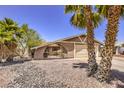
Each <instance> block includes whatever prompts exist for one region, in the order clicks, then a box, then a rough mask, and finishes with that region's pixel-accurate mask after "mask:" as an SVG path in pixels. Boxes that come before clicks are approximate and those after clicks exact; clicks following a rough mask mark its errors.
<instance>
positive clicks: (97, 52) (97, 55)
mask: <svg viewBox="0 0 124 93" xmlns="http://www.w3.org/2000/svg"><path fill="white" fill-rule="evenodd" d="M98 57H99V46H97V48H96V58H98Z"/></svg>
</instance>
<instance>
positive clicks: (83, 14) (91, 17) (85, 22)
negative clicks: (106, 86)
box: [65, 5, 101, 76]
mask: <svg viewBox="0 0 124 93" xmlns="http://www.w3.org/2000/svg"><path fill="white" fill-rule="evenodd" d="M92 8H93V7H91V6H90V5H86V6H85V5H84V6H83V5H81V6H80V5H75V6H74V5H67V6H65V13H73V16H72V17H71V20H70V22H71V24H72V25H73V26H74V27H77V28H79V29H87V51H88V64H89V66H88V76H92V75H93V74H94V73H96V70H97V63H96V55H95V47H94V28H96V27H98V25H99V24H100V22H101V17H100V15H99V14H98V13H96V12H92Z"/></svg>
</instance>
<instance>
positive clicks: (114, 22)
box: [95, 5, 123, 82]
mask: <svg viewBox="0 0 124 93" xmlns="http://www.w3.org/2000/svg"><path fill="white" fill-rule="evenodd" d="M97 8H98V12H100V13H101V14H103V16H104V17H106V18H107V20H108V24H107V31H106V35H105V45H104V48H103V51H102V54H101V55H102V59H101V61H100V64H99V66H98V71H97V73H96V75H95V77H96V78H97V79H98V80H99V81H100V82H103V81H108V79H109V75H110V70H111V65H112V63H111V62H112V58H113V51H114V47H115V42H116V36H117V33H118V25H119V18H120V15H123V13H122V11H121V10H123V9H122V6H119V5H111V6H97Z"/></svg>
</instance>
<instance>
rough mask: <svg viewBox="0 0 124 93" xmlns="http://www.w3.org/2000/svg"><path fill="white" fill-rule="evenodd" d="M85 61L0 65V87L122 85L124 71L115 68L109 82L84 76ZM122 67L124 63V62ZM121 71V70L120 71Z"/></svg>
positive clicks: (65, 60)
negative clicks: (113, 77)
mask: <svg viewBox="0 0 124 93" xmlns="http://www.w3.org/2000/svg"><path fill="white" fill-rule="evenodd" d="M86 67H87V63H86V61H84V62H83V61H80V60H73V59H51V60H34V61H27V62H24V63H18V64H10V65H9V64H7V65H0V87H9V88H34V87H35V88H56V87H57V88H87V87H89V88H90V87H91V88H95V87H96V88H97V87H98V88H101V87H107V88H109V87H124V70H123V69H121V71H119V70H116V68H117V67H116V66H115V65H114V66H113V69H114V68H115V67H116V68H115V69H114V70H113V71H112V74H113V75H114V76H115V77H116V78H115V79H114V80H112V81H111V83H110V84H106V83H99V82H98V81H96V80H95V79H94V78H92V77H91V78H87V76H86ZM123 67H124V65H123ZM122 71H123V72H122Z"/></svg>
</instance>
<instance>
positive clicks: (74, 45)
mask: <svg viewBox="0 0 124 93" xmlns="http://www.w3.org/2000/svg"><path fill="white" fill-rule="evenodd" d="M75 52H76V49H75V42H74V59H75Z"/></svg>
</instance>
